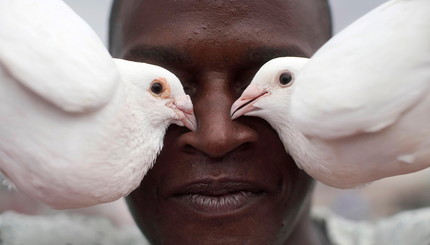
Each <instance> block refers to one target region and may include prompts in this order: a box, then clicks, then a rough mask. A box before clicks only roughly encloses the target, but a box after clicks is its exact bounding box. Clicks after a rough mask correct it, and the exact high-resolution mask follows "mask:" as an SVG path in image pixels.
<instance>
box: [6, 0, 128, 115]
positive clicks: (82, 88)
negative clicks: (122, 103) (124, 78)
mask: <svg viewBox="0 0 430 245" xmlns="http://www.w3.org/2000/svg"><path fill="white" fill-rule="evenodd" d="M0 23H1V27H0V69H2V70H4V73H5V74H7V75H8V76H10V77H11V78H12V79H13V80H15V81H17V82H19V83H20V84H21V85H23V86H24V87H26V88H28V89H29V90H31V91H32V92H34V93H35V94H37V95H38V96H40V97H42V98H43V99H45V100H46V101H48V102H50V103H52V104H54V105H55V106H57V107H59V108H61V109H62V110H64V111H68V112H85V111H87V110H93V109H97V108H100V107H101V106H103V105H105V104H106V103H107V102H108V101H109V100H110V99H111V97H112V96H113V94H114V93H115V91H116V88H117V86H118V82H119V81H120V78H119V74H118V71H117V69H116V66H115V64H114V63H113V61H112V58H111V56H110V55H109V53H108V52H107V50H106V49H105V48H104V46H103V44H102V42H101V41H100V40H99V38H98V37H97V36H96V34H95V33H94V32H93V30H92V29H91V28H90V27H89V26H88V25H87V24H86V23H85V22H84V21H83V20H82V19H81V18H80V17H79V16H78V15H76V14H75V13H74V12H73V11H72V10H71V9H70V8H69V7H68V6H67V5H66V4H65V3H64V2H63V1H60V0H43V1H40V0H18V1H17V0H2V1H0ZM46 64H49V65H46Z"/></svg>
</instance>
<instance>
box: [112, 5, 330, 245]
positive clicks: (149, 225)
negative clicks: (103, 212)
mask: <svg viewBox="0 0 430 245" xmlns="http://www.w3.org/2000/svg"><path fill="white" fill-rule="evenodd" d="M112 13H113V14H112V19H111V30H110V39H109V40H110V50H111V52H112V54H113V56H115V57H119V58H125V59H129V60H134V61H141V62H147V63H152V64H156V65H160V66H163V67H165V68H167V69H169V70H171V71H172V72H174V73H175V74H176V75H177V76H178V77H179V78H180V79H181V82H182V84H183V86H184V88H185V90H186V92H187V93H188V94H189V95H190V96H191V98H192V101H193V104H194V110H195V115H196V117H197V121H198V126H197V127H198V128H197V130H196V131H195V132H190V131H188V130H187V129H185V128H182V127H178V126H171V127H170V128H169V130H168V132H167V134H166V137H165V145H164V148H163V150H162V152H161V154H160V156H159V157H158V159H157V162H156V163H155V166H154V167H153V169H151V170H150V171H149V172H148V174H147V175H146V176H145V178H144V180H143V181H142V184H141V186H140V187H139V188H138V189H137V190H135V191H134V192H133V193H131V194H130V196H129V197H128V203H129V206H130V208H131V210H132V213H133V216H134V218H135V220H136V221H137V223H138V224H139V226H140V228H141V229H142V231H143V232H144V233H145V235H146V236H147V237H148V238H149V239H150V240H151V241H152V242H153V243H155V244H161V243H162V244H285V243H289V244H295V243H294V242H296V241H297V243H296V244H312V235H313V234H314V233H313V232H312V226H311V224H310V221H309V217H308V208H309V196H310V193H311V189H312V186H313V180H312V179H311V178H310V177H308V176H307V175H306V174H305V173H304V172H303V171H301V170H299V169H298V168H297V167H296V165H295V164H294V161H293V160H292V159H291V157H290V156H289V155H288V154H287V153H286V152H285V150H284V147H283V145H282V143H281V141H280V139H279V137H278V135H277V134H276V132H275V131H274V130H273V129H272V128H271V127H270V126H269V124H268V123H267V122H265V121H264V120H262V119H259V118H255V117H243V118H238V119H236V120H234V121H232V120H231V118H230V108H231V105H232V103H233V102H234V101H235V100H236V99H237V98H238V97H239V96H240V94H241V93H242V91H243V89H244V88H245V87H246V86H247V85H248V84H249V82H250V81H251V78H252V76H253V75H254V74H255V72H256V71H257V70H258V68H259V67H260V66H261V65H263V64H264V63H265V62H266V61H268V60H270V59H272V58H275V57H280V56H302V57H309V56H311V55H312V54H313V53H314V52H315V51H316V50H317V49H318V48H319V47H320V46H321V45H322V44H323V43H324V42H325V41H326V40H327V39H328V38H329V37H330V35H331V25H330V16H329V15H330V14H329V11H328V5H327V2H326V1H325V0H300V1H299V0H284V1H282V0H267V1H264V0H250V1H235V0H215V1H214V0H203V1H192V0H183V1H173V0H171V1H159V0H158V1H156V0H145V1H137V0H127V1H116V2H115V3H114V5H113V10H112Z"/></svg>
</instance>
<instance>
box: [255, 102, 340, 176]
mask: <svg viewBox="0 0 430 245" xmlns="http://www.w3.org/2000/svg"><path fill="white" fill-rule="evenodd" d="M282 102H284V104H282V103H273V104H272V105H273V107H272V108H270V109H269V110H261V111H258V112H260V113H263V114H260V115H257V116H260V117H262V118H263V119H265V120H266V121H267V122H269V124H270V125H271V126H272V127H273V128H274V129H275V130H276V132H277V133H278V135H279V137H280V139H281V141H282V143H283V144H284V147H285V150H286V151H287V153H288V154H290V155H291V156H292V158H293V159H294V161H295V163H296V164H297V166H298V167H299V168H300V169H303V170H304V171H305V172H306V173H307V174H309V175H311V176H312V177H313V178H315V179H318V180H321V179H329V178H330V176H331V174H332V172H331V170H330V169H329V168H328V167H327V166H328V165H327V161H328V160H329V159H330V156H331V154H330V151H329V150H327V149H324V147H323V145H320V144H316V143H314V142H313V141H310V140H309V139H308V138H307V137H306V136H305V135H303V134H302V133H301V132H300V131H299V130H298V129H297V128H296V127H295V126H294V123H293V122H292V120H291V117H290V116H289V114H288V104H285V100H283V101H282ZM279 105H282V106H279ZM268 112H270V113H268Z"/></svg>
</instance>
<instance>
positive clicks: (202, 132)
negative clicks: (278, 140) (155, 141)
mask: <svg viewBox="0 0 430 245" xmlns="http://www.w3.org/2000/svg"><path fill="white" fill-rule="evenodd" d="M199 84H200V86H199V89H198V91H197V94H196V95H195V96H193V105H194V113H195V115H196V118H197V130H196V131H193V132H191V133H189V134H187V135H186V136H185V135H184V136H185V137H184V138H183V140H182V142H181V144H182V146H183V147H185V148H187V149H192V151H199V152H202V153H204V154H206V155H208V156H209V157H212V158H220V157H223V156H225V155H227V154H228V153H230V152H232V151H234V150H238V149H240V148H242V147H243V146H246V145H247V144H248V143H252V142H253V141H255V140H256V139H257V134H256V132H255V131H254V130H253V129H251V128H249V127H247V126H246V125H243V124H240V123H238V122H235V121H232V119H231V117H230V109H231V106H232V104H233V102H234V101H235V99H237V97H238V95H236V94H235V91H234V88H232V86H233V85H232V83H231V82H229V81H228V78H227V76H225V75H223V74H222V73H210V74H206V75H205V76H204V78H203V79H202V80H201V81H200V83H199Z"/></svg>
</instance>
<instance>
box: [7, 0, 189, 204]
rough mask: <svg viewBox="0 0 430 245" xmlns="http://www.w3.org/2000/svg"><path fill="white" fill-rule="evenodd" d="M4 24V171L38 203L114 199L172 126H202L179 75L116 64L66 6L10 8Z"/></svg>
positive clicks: (136, 177)
mask: <svg viewBox="0 0 430 245" xmlns="http://www.w3.org/2000/svg"><path fill="white" fill-rule="evenodd" d="M5 16H6V17H5ZM14 17H16V19H14ZM21 18H23V19H21ZM0 21H1V23H2V28H1V29H0V35H1V36H0V37H1V39H0V40H1V41H0V98H1V99H0V101H1V103H0V171H1V172H3V173H4V174H5V176H7V178H8V179H9V180H10V181H11V182H12V183H13V184H14V185H16V187H17V188H18V189H19V190H21V191H23V192H25V193H26V194H28V195H30V196H32V197H33V198H35V199H37V200H39V201H42V202H44V203H45V204H47V205H49V206H51V207H54V208H58V209H64V208H78V207H85V206H90V205H95V204H99V203H104V202H109V201H113V200H116V199H118V198H120V197H122V196H124V195H127V194H128V193H129V192H131V191H132V190H133V189H135V188H136V187H137V186H138V185H139V184H140V182H141V180H142V178H143V176H144V174H145V173H146V172H147V171H148V170H149V168H151V166H152V165H153V163H154V161H155V159H156V157H157V155H158V153H159V152H160V150H161V148H162V145H163V137H164V134H165V131H166V129H167V127H168V126H169V125H170V124H171V123H175V124H178V125H180V126H187V127H189V128H190V129H194V127H195V118H194V114H193V108H192V104H191V100H190V98H189V96H187V95H186V94H185V92H184V90H183V88H182V85H181V83H180V81H179V79H178V78H177V77H176V76H175V75H173V74H172V73H170V72H169V71H167V70H165V69H163V68H161V67H158V66H154V65H150V64H145V63H137V62H131V61H125V60H120V59H112V57H111V56H110V55H109V54H108V52H107V51H106V50H105V49H104V47H103V44H102V43H101V42H100V41H99V39H98V38H97V36H96V35H95V34H94V33H93V32H92V30H91V29H90V28H89V27H88V26H87V25H86V23H85V22H83V21H82V20H81V18H80V17H79V16H77V15H76V14H74V13H73V11H72V10H71V9H70V8H68V6H67V5H65V4H64V3H63V2H62V1H57V0H47V1H38V0H19V1H17V0H13V1H8V0H7V1H2V2H1V3H0ZM4 26H5V29H3V27H4ZM12 29H13V31H14V33H13V32H7V31H3V30H9V31H10V30H12ZM17 33H18V34H17Z"/></svg>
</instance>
